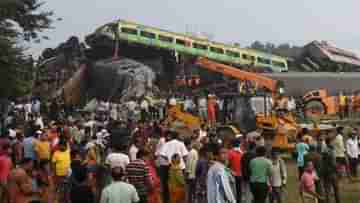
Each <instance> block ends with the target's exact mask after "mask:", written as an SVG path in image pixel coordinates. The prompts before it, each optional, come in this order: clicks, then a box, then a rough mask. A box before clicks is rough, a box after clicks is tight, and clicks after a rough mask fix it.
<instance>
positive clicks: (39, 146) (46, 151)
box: [35, 132, 50, 161]
mask: <svg viewBox="0 0 360 203" xmlns="http://www.w3.org/2000/svg"><path fill="white" fill-rule="evenodd" d="M35 151H36V153H37V156H38V159H39V161H49V160H50V143H49V140H48V138H47V134H46V133H42V132H41V133H40V140H37V141H36V142H35Z"/></svg>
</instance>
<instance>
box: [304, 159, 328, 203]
mask: <svg viewBox="0 0 360 203" xmlns="http://www.w3.org/2000/svg"><path fill="white" fill-rule="evenodd" d="M317 178H318V177H316V175H315V172H314V165H313V163H312V162H311V161H310V162H308V163H307V164H306V166H305V169H304V173H303V174H302V176H301V180H300V197H301V200H302V202H303V203H317V202H318V201H319V200H322V199H323V198H322V197H321V196H320V195H319V194H317V193H316V188H315V181H316V179H317Z"/></svg>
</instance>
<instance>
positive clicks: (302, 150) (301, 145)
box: [295, 136, 310, 179]
mask: <svg viewBox="0 0 360 203" xmlns="http://www.w3.org/2000/svg"><path fill="white" fill-rule="evenodd" d="M295 148H296V153H297V160H296V163H297V166H298V169H299V179H300V178H301V176H302V174H303V173H304V165H305V161H304V156H305V154H307V153H308V151H309V149H310V148H309V145H308V144H306V143H305V142H304V140H303V139H302V136H300V137H299V138H298V143H297V144H296V146H295Z"/></svg>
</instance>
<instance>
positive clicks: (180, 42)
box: [176, 39, 186, 46]
mask: <svg viewBox="0 0 360 203" xmlns="http://www.w3.org/2000/svg"><path fill="white" fill-rule="evenodd" d="M176 44H179V45H183V46H185V45H186V42H185V40H182V39H176Z"/></svg>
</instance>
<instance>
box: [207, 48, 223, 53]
mask: <svg viewBox="0 0 360 203" xmlns="http://www.w3.org/2000/svg"><path fill="white" fill-rule="evenodd" d="M210 51H211V52H214V53H218V54H224V50H223V49H221V48H217V47H210Z"/></svg>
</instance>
